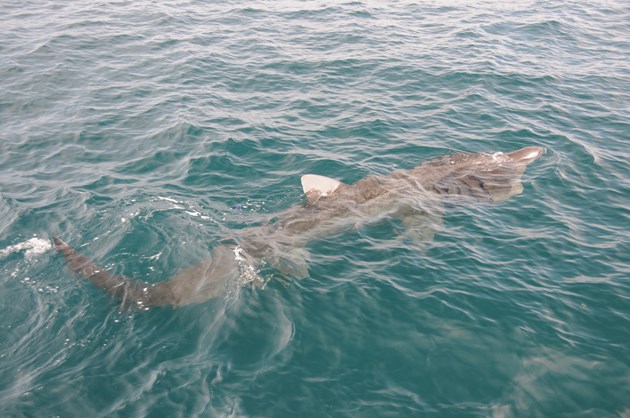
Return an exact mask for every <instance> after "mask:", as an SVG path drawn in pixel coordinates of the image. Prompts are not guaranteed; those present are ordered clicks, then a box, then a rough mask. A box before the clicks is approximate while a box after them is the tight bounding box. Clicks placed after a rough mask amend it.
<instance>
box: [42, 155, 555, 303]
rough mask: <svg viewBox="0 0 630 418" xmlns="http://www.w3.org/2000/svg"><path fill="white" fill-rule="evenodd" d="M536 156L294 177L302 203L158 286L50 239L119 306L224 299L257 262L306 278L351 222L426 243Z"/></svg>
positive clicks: (512, 187)
mask: <svg viewBox="0 0 630 418" xmlns="http://www.w3.org/2000/svg"><path fill="white" fill-rule="evenodd" d="M543 152H544V149H543V148H541V147H526V148H522V149H520V150H517V151H513V152H510V153H502V152H495V153H480V154H469V153H454V154H451V155H448V156H444V157H439V158H435V159H432V160H428V161H425V162H423V163H422V164H420V165H418V166H416V167H414V168H413V169H411V170H400V171H395V172H393V173H392V174H390V175H387V176H369V177H366V178H364V179H362V180H359V181H358V182H356V183H355V184H352V185H348V184H344V183H341V182H339V181H337V180H334V179H331V178H328V177H324V176H318V175H313V174H308V175H305V176H303V177H302V179H301V182H302V188H303V190H304V193H305V194H306V198H307V202H306V204H305V205H298V206H294V207H291V208H288V209H286V210H285V211H282V212H280V213H278V214H276V215H275V216H274V218H273V220H272V221H270V222H269V223H267V224H265V225H262V226H258V227H252V228H247V229H244V230H242V234H239V235H240V237H241V238H240V239H236V240H235V241H236V243H231V244H221V245H218V246H216V247H215V248H214V249H213V251H212V256H211V257H209V258H208V259H207V260H204V261H202V262H201V263H199V264H197V265H194V266H192V267H189V268H186V269H183V270H182V271H180V272H179V273H178V274H176V275H175V276H174V277H172V278H170V279H168V280H165V281H162V282H158V283H147V282H144V281H140V280H134V279H130V278H127V277H124V276H119V275H113V274H111V273H109V272H107V271H106V270H104V269H102V268H101V267H99V266H97V265H96V264H95V263H94V262H93V261H92V260H90V259H89V258H88V257H86V256H85V255H82V254H80V253H78V252H77V251H76V250H75V249H74V248H72V247H70V246H69V245H68V244H66V243H65V242H64V241H62V240H61V239H59V238H56V237H55V238H53V242H54V244H55V249H56V250H57V251H58V252H59V253H61V254H63V255H64V256H65V259H66V262H67V264H68V266H69V267H70V269H71V270H72V271H73V272H74V273H75V274H78V275H80V276H83V277H85V278H87V279H89V280H90V281H91V282H92V283H93V284H94V285H96V286H97V287H99V288H101V289H103V290H104V291H106V292H107V293H109V294H110V295H112V296H114V297H115V298H117V299H119V300H120V301H121V304H122V306H123V308H125V307H133V306H137V307H149V306H167V305H170V306H173V307H177V306H182V305H188V304H193V303H201V302H204V301H206V300H208V299H211V298H216V297H219V296H221V295H223V294H225V292H226V291H227V288H228V286H229V284H230V283H234V281H235V280H238V278H239V277H241V276H242V275H243V274H247V273H248V272H252V271H255V268H256V266H257V265H259V264H260V262H262V261H266V262H268V263H269V264H271V265H272V266H273V267H274V268H276V269H277V270H279V271H280V272H281V273H283V274H285V275H288V276H292V277H295V278H303V277H306V276H307V275H308V268H307V264H306V261H307V258H308V255H307V252H306V249H305V247H306V245H307V244H308V243H309V242H311V241H313V240H316V239H319V238H323V237H326V236H330V235H333V234H336V233H338V232H340V231H343V230H344V229H348V228H349V227H352V226H356V225H357V224H361V223H365V222H374V221H378V220H382V219H386V218H397V219H399V220H400V221H401V224H402V225H403V226H404V227H405V230H406V232H405V236H408V237H410V238H412V239H415V240H419V241H426V240H430V239H431V238H432V237H433V234H434V232H435V229H436V227H438V226H439V224H440V223H441V209H440V208H441V205H440V203H441V202H442V201H444V200H445V199H450V200H451V201H453V199H452V197H457V196H459V197H462V196H464V197H469V198H473V199H474V200H477V201H486V202H499V201H503V200H506V199H508V198H510V197H512V196H514V195H516V194H519V193H521V192H522V191H523V187H522V185H521V181H520V179H521V175H522V174H523V172H524V171H525V168H526V167H527V165H528V164H529V163H531V162H532V161H534V160H536V159H537V158H538V157H539V156H541V155H542V154H543ZM455 201H456V200H455Z"/></svg>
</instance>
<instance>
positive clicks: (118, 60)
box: [0, 0, 630, 418]
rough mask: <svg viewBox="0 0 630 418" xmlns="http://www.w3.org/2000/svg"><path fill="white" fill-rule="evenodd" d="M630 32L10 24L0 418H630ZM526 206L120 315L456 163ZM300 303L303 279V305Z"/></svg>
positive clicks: (0, 205) (33, 5)
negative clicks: (103, 272) (243, 238)
mask: <svg viewBox="0 0 630 418" xmlns="http://www.w3.org/2000/svg"><path fill="white" fill-rule="evenodd" d="M629 13H630V10H629V8H628V4H627V3H626V2H624V1H610V2H603V1H589V2H555V1H552V2H521V3H512V2H510V3H509V4H505V2H466V1H462V2H452V3H447V2H421V3H412V2H404V1H401V2H311V1H308V2H297V1H286V2H264V1H262V2H238V1H232V2H220V3H211V2H201V1H180V2H178V1H175V2H149V1H134V2H131V1H124V0H123V1H101V2H85V1H79V2H60V1H48V2H35V1H27V2H17V1H8V2H4V3H3V5H2V12H1V13H0V283H1V285H0V314H1V315H2V321H1V323H0V415H2V416H11V417H22V416H24V417H41V416H60V417H75V416H76V417H99V416H102V417H105V416H120V417H140V416H148V417H177V416H180V417H190V416H230V417H236V416H249V417H296V416H299V417H324V416H331V417H382V416H393V417H411V416H423V417H497V418H498V417H597V418H600V417H619V418H628V417H630V349H629V347H630V245H629V237H630V229H629V226H628V225H630V222H629V221H630V216H629V215H630V213H629V207H630V199H629V197H630V180H629V178H630V176H629V170H628V168H629V165H628V158H629V157H630V151H628V150H629V148H628V147H629V146H630V123H629V122H628V120H629V119H628V117H629V114H630V60H629V58H628V57H630V17H629V16H630V14H629ZM531 145H537V146H543V147H545V148H546V151H547V152H546V154H545V155H544V156H543V157H542V158H541V159H539V160H538V161H536V162H535V163H534V164H532V166H530V167H529V168H528V171H527V173H526V175H525V176H524V192H523V194H521V195H519V196H516V197H514V198H512V199H510V200H508V201H506V202H504V203H500V204H497V205H477V204H468V205H454V206H451V207H448V208H447V210H446V211H445V214H444V227H443V230H442V231H441V232H440V233H439V234H438V235H437V236H436V237H435V239H434V241H433V242H432V243H430V244H429V245H428V246H426V247H425V248H419V247H418V246H416V245H412V244H410V243H409V242H407V241H405V240H400V239H398V238H397V236H396V230H397V226H398V225H397V224H396V223H395V221H385V222H382V223H379V224H374V225H364V226H361V227H358V228H355V229H353V230H349V231H345V232H344V233H340V234H338V235H335V236H331V237H324V238H322V239H321V240H317V241H315V242H312V243H311V244H310V245H309V247H308V249H309V251H310V253H311V264H310V266H309V270H310V274H309V278H307V279H305V280H301V281H297V280H295V279H291V278H286V277H285V278H282V279H281V278H280V277H279V276H278V275H277V273H274V272H270V271H268V272H265V273H264V274H266V275H267V276H266V277H267V279H270V280H269V283H268V284H267V286H266V287H265V288H264V289H251V288H249V287H247V288H244V289H241V290H240V291H237V292H234V293H233V294H231V295H230V296H229V297H227V298H223V299H220V300H211V301H208V302H206V303H203V304H198V305H192V306H188V307H183V308H179V309H176V310H172V309H168V308H153V309H150V310H148V311H140V312H138V311H131V312H120V311H119V309H118V305H117V304H116V303H115V302H114V301H113V300H111V299H110V298H108V297H107V296H106V295H105V294H104V293H103V292H101V291H100V290H98V289H96V288H95V287H93V286H92V285H91V284H90V283H87V282H84V281H81V279H79V278H77V277H75V276H73V275H72V274H71V273H70V272H69V271H68V270H67V269H66V268H65V267H64V261H63V259H62V258H61V257H60V256H58V255H56V254H55V253H54V252H53V251H52V250H51V249H50V247H51V244H50V238H51V237H53V236H61V237H63V238H64V239H65V240H66V241H68V243H69V244H71V245H73V246H75V247H77V248H79V249H80V250H81V251H82V252H84V253H86V254H89V255H90V256H91V257H93V258H94V259H95V260H97V261H98V262H99V263H100V264H102V265H104V266H105V267H107V268H108V269H110V270H111V271H112V272H114V273H116V274H124V275H127V276H130V277H135V278H138V279H142V280H146V281H151V282H157V281H160V280H164V279H167V278H168V277H170V276H172V275H173V274H174V273H176V272H177V271H178V270H180V269H182V268H185V267H187V266H190V265H191V264H194V263H196V262H198V261H199V260H201V259H203V258H204V257H205V256H206V255H207V254H208V253H209V252H210V251H211V250H212V248H213V246H214V245H215V243H216V242H217V240H219V239H221V238H222V237H224V236H226V235H229V234H230V233H232V232H234V231H238V230H239V229H242V228H245V227H247V226H249V225H256V224H257V223H259V222H260V221H261V220H262V219H263V218H265V217H267V216H268V215H270V214H272V213H274V212H276V211H280V210H282V209H285V208H288V207H290V206H293V205H297V204H302V203H303V202H304V197H303V196H302V191H301V187H300V182H299V178H300V176H301V175H303V174H306V173H317V174H323V175H327V176H331V177H335V178H338V179H340V180H342V181H344V182H347V183H353V182H355V181H357V180H359V179H361V178H363V177H365V176H367V175H374V174H387V173H389V172H391V171H393V170H396V169H407V168H411V167H413V166H415V165H417V164H418V163H420V162H421V161H423V160H425V159H428V158H431V157H436V156H440V155H444V154H447V153H449V152H452V151H456V150H457V151H467V152H494V151H509V150H514V149H518V148H520V147H523V146H531ZM276 278H277V279H279V280H276Z"/></svg>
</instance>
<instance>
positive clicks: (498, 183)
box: [412, 147, 545, 202]
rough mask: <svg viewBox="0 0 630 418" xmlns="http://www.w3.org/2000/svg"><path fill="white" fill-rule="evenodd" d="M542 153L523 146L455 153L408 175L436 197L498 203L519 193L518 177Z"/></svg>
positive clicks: (536, 149)
mask: <svg viewBox="0 0 630 418" xmlns="http://www.w3.org/2000/svg"><path fill="white" fill-rule="evenodd" d="M544 151H545V150H544V148H542V147H525V148H522V149H519V150H517V151H513V152H508V153H503V152H495V153H480V154H469V153H455V154H452V155H450V156H447V157H443V158H437V159H435V160H430V161H427V162H426V163H424V164H421V165H419V166H418V167H416V168H415V169H413V170H412V172H413V173H414V175H415V176H416V177H417V178H419V179H421V183H422V186H423V187H424V188H425V189H427V190H431V191H434V192H437V193H438V194H440V195H454V196H472V197H475V198H477V199H478V200H486V201H492V202H500V201H503V200H506V199H509V198H510V197H512V196H515V195H517V194H520V193H521V192H522V191H523V186H522V184H521V175H522V174H523V172H524V171H525V169H526V168H527V166H528V165H529V164H530V163H532V162H533V161H535V160H536V159H537V158H538V157H540V156H541V155H542V154H543V153H544Z"/></svg>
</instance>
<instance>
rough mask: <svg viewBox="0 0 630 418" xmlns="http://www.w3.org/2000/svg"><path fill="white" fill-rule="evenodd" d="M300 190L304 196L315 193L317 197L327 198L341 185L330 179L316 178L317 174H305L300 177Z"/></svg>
mask: <svg viewBox="0 0 630 418" xmlns="http://www.w3.org/2000/svg"><path fill="white" fill-rule="evenodd" d="M301 181H302V190H304V193H305V194H306V195H308V194H309V192H313V191H314V192H316V193H317V194H318V195H319V196H329V195H331V194H332V193H333V192H334V191H335V190H337V187H339V186H340V185H341V184H342V183H341V182H340V181H339V180H335V179H331V178H330V177H325V176H318V175H317V174H306V175H304V176H302V179H301Z"/></svg>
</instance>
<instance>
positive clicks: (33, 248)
mask: <svg viewBox="0 0 630 418" xmlns="http://www.w3.org/2000/svg"><path fill="white" fill-rule="evenodd" d="M51 248H52V243H51V242H50V240H47V239H43V238H31V239H27V240H26V241H24V242H20V243H19V244H14V245H9V246H8V247H6V248H4V249H2V250H0V257H6V256H7V255H9V254H13V253H16V252H18V251H23V250H26V252H25V253H24V257H26V258H29V259H30V258H32V257H33V256H35V255H38V254H42V253H45V252H46V251H48V250H50V249H51Z"/></svg>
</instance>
